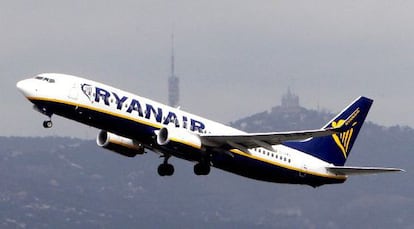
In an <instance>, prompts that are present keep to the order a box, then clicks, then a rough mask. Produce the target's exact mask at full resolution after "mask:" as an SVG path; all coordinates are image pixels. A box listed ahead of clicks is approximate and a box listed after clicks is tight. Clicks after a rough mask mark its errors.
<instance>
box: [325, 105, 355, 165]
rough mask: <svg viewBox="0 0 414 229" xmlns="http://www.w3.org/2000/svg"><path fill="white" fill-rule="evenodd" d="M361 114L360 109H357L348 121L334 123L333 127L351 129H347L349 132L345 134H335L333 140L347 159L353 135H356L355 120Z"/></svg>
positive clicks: (341, 120)
mask: <svg viewBox="0 0 414 229" xmlns="http://www.w3.org/2000/svg"><path fill="white" fill-rule="evenodd" d="M359 113H360V110H359V108H358V109H356V110H355V111H354V112H353V113H352V114H351V115H350V116H349V118H348V119H347V120H343V119H340V120H338V121H337V122H335V121H333V122H332V127H334V128H335V127H340V126H342V125H345V126H349V125H351V127H350V128H349V127H348V128H347V129H348V130H347V131H345V132H342V133H340V134H333V135H332V138H333V139H334V141H335V143H336V145H337V146H338V147H339V149H341V152H342V154H343V155H344V158H347V156H348V152H349V150H350V146H351V141H352V135H353V133H354V126H355V125H356V124H357V122H356V121H355V122H354V120H355V118H356V116H357V115H358V114H359Z"/></svg>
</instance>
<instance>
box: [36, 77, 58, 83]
mask: <svg viewBox="0 0 414 229" xmlns="http://www.w3.org/2000/svg"><path fill="white" fill-rule="evenodd" d="M35 79H37V80H42V81H46V82H48V83H55V82H56V81H55V79H51V78H47V77H42V76H36V77H35Z"/></svg>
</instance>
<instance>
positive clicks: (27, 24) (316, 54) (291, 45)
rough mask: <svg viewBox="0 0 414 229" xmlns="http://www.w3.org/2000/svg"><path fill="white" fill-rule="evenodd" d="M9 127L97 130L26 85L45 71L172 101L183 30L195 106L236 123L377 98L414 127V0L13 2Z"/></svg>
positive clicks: (380, 112) (4, 93) (184, 64)
mask: <svg viewBox="0 0 414 229" xmlns="http://www.w3.org/2000/svg"><path fill="white" fill-rule="evenodd" d="M1 3H2V4H1V7H0V29H1V33H0V34H1V36H0V58H1V61H0V72H1V77H2V78H1V79H2V83H1V84H0V87H1V88H0V89H1V90H0V93H1V100H2V101H1V104H2V106H1V107H2V117H3V118H2V119H1V121H0V127H1V129H2V133H1V134H2V135H29V136H38V135H69V136H78V137H92V136H93V135H94V134H95V132H96V131H95V130H93V129H90V128H85V127H82V125H80V124H75V123H73V122H69V121H65V120H62V119H60V118H55V119H54V121H55V126H54V128H53V129H52V130H44V129H43V128H42V121H43V120H44V117H43V116H42V115H40V114H38V113H36V112H35V111H33V110H32V109H31V104H30V103H29V102H28V101H27V100H26V99H24V97H23V96H22V95H21V94H20V93H19V92H18V91H17V90H16V88H15V84H16V81H18V80H20V79H24V78H28V77H32V76H33V75H35V74H37V73H41V72H60V73H67V74H74V75H79V76H83V77H87V78H91V79H93V80H96V81H103V82H104V83H108V84H111V85H113V86H116V87H119V88H123V89H126V90H128V91H131V92H134V93H137V94H139V95H142V96H145V97H150V98H152V99H155V100H158V101H161V102H166V101H167V77H168V75H169V71H170V49H171V40H170V36H171V32H172V31H174V34H175V38H176V39H175V49H176V73H177V75H178V76H179V77H180V81H181V85H180V86H181V104H182V108H183V109H184V110H187V111H190V112H193V113H196V114H199V115H202V116H205V117H207V118H211V119H215V120H217V121H220V122H224V123H227V122H229V121H232V120H236V119H238V118H242V117H245V116H247V115H250V114H253V113H256V112H259V111H263V110H267V109H270V108H271V107H273V106H275V105H278V104H279V103H280V97H281V95H282V94H283V93H285V91H286V90H287V87H289V86H290V87H291V88H292V89H293V91H295V93H296V94H298V95H299V96H300V99H301V104H302V105H303V106H305V107H308V108H316V107H317V106H318V105H319V106H320V107H321V108H324V109H327V110H329V111H332V112H335V113H336V112H338V111H340V110H341V109H342V108H343V107H345V106H346V105H347V104H348V103H350V102H351V101H352V100H353V99H354V98H356V97H358V96H359V95H365V96H369V97H371V98H373V99H374V100H375V103H374V106H373V108H372V110H371V112H370V114H369V116H368V119H369V120H371V121H374V122H376V123H378V124H382V125H387V126H389V125H395V124H402V125H409V126H414V116H413V115H412V114H413V112H414V104H413V102H412V98H413V96H412V95H411V94H412V92H411V88H412V87H413V84H414V79H413V77H412V75H413V73H414V63H413V62H414V42H413V41H414V23H413V21H414V14H413V12H414V2H413V1H403V0H393V1H390V0H389V1H388V0H358V1H355V0H348V1H343V0H341V1H338V0H326V1H321V0H313V1H308V0H303V1H276V0H272V1H268V0H263V1H243V0H222V1H194V0H182V1H173V0H151V1H149V0H148V1H140V0H133V1H132V0H131V1H102V0H100V1H98V0H89V1H84V0H82V1H76V0H71V1H52V0H40V1H8V0H6V1H4V0H3V1H2V2H1Z"/></svg>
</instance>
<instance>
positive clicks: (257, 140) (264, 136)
mask: <svg viewBox="0 0 414 229" xmlns="http://www.w3.org/2000/svg"><path fill="white" fill-rule="evenodd" d="M343 131H344V130H343V129H342V127H336V128H325V129H318V130H304V131H289V132H270V133H249V134H238V135H201V136H200V138H201V140H202V142H203V143H204V144H205V145H208V146H215V147H218V146H219V147H224V148H227V149H239V150H242V151H245V150H246V149H248V148H255V147H264V148H266V149H269V150H273V148H272V147H271V146H272V145H277V144H280V143H282V142H285V141H293V140H305V139H308V138H313V137H322V136H328V135H332V134H335V133H339V132H343Z"/></svg>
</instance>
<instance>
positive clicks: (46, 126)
mask: <svg viewBox="0 0 414 229" xmlns="http://www.w3.org/2000/svg"><path fill="white" fill-rule="evenodd" d="M52 126H53V122H52V121H51V120H48V121H44V122H43V127H44V128H52Z"/></svg>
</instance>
